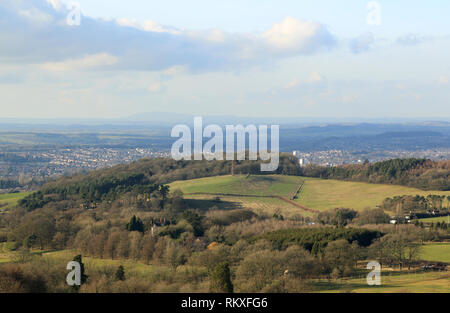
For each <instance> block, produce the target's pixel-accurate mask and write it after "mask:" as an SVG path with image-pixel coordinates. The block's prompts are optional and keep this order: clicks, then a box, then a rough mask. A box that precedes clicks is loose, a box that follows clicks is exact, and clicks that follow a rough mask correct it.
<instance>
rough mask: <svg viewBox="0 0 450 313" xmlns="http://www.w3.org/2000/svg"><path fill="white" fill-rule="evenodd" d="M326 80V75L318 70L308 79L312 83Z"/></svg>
mask: <svg viewBox="0 0 450 313" xmlns="http://www.w3.org/2000/svg"><path fill="white" fill-rule="evenodd" d="M323 80H325V77H323V76H322V75H321V74H319V73H317V72H313V73H311V76H310V77H309V79H308V82H310V83H319V82H321V81H323Z"/></svg>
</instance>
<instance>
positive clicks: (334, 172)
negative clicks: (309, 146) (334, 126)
mask: <svg viewBox="0 0 450 313" xmlns="http://www.w3.org/2000/svg"><path fill="white" fill-rule="evenodd" d="M302 175H304V176H310V177H320V178H330V179H341V180H350V181H361V182H368V183H383V184H396V185H404V186H410V187H416V188H419V189H423V190H450V161H440V162H434V161H431V160H426V159H414V158H410V159H393V160H387V161H382V162H376V163H368V162H366V163H364V164H351V165H343V166H335V167H322V166H317V165H310V166H307V167H305V168H302Z"/></svg>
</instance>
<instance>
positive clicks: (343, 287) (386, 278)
mask: <svg viewBox="0 0 450 313" xmlns="http://www.w3.org/2000/svg"><path fill="white" fill-rule="evenodd" d="M313 286H314V287H315V288H316V289H317V291H319V292H326V293H333V292H335V293H339V292H357V293H409V292H410V293H448V292H450V273H449V272H427V273H423V272H419V273H405V274H403V273H396V272H394V273H390V272H387V271H383V272H382V274H381V286H368V285H367V281H366V278H365V277H364V275H362V277H361V278H352V279H338V280H331V281H327V280H321V281H317V282H314V283H313Z"/></svg>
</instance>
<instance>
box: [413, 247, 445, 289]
mask: <svg viewBox="0 0 450 313" xmlns="http://www.w3.org/2000/svg"><path fill="white" fill-rule="evenodd" d="M420 258H421V259H423V260H426V261H439V262H446V263H450V243H448V242H447V243H429V244H425V245H424V246H423V248H422V253H421V255H420ZM449 284H450V282H449Z"/></svg>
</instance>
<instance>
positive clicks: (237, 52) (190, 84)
mask: <svg viewBox="0 0 450 313" xmlns="http://www.w3.org/2000/svg"><path fill="white" fill-rule="evenodd" d="M78 7H79V8H80V10H81V14H78V13H79V12H78ZM449 16H450V1H448V0H434V1H422V0H409V1H406V0H396V1H392V0H386V1H382V0H380V1H376V2H375V1H365V0H346V1H335V0H316V1H301V0H277V1H275V0H239V1H238V0H222V1H218V0H190V1H185V0H165V1H153V0H151V1H142V0H127V1H123V0H79V1H63V0H0V95H1V101H0V105H1V111H0V118H5V117H19V118H32V117H36V118H68V117H72V118H100V117H105V118H117V117H126V116H130V115H135V114H139V113H143V112H177V113H189V114H196V115H216V114H220V115H223V114H227V115H229V114H232V115H239V116H249V115H251V116H264V117H267V116H271V117H274V116H280V117H281V116H289V117H323V118H326V117H352V118H354V117H361V118H374V117H376V118H380V117H391V118H392V117H395V118H398V117H418V118H424V119H427V118H436V117H445V118H449V117H450V60H449V55H450V19H449V18H448V17H449ZM78 24H79V25H78Z"/></svg>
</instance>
